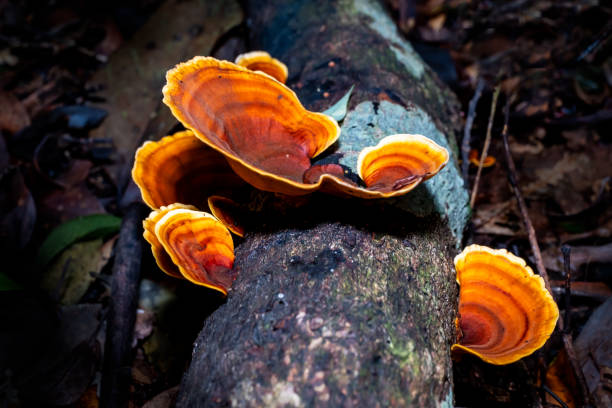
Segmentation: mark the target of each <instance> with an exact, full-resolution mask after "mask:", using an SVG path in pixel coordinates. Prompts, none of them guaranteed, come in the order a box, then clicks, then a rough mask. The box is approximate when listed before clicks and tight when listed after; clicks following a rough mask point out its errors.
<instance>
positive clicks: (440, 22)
mask: <svg viewBox="0 0 612 408" xmlns="http://www.w3.org/2000/svg"><path fill="white" fill-rule="evenodd" d="M445 22H446V14H444V13H442V14H439V15H437V16H436V17H434V18H430V19H429V20H428V21H427V25H428V26H429V27H430V28H431V29H432V30H434V31H440V30H441V29H442V27H444V23H445Z"/></svg>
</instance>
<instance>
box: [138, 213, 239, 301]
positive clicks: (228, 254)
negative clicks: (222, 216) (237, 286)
mask: <svg viewBox="0 0 612 408" xmlns="http://www.w3.org/2000/svg"><path fill="white" fill-rule="evenodd" d="M143 225H144V229H145V233H144V237H145V239H146V240H147V241H148V242H149V243H150V244H151V249H152V251H153V256H154V257H155V260H156V261H157V265H158V266H159V267H160V268H161V269H162V270H163V271H164V272H166V273H167V274H168V275H171V276H174V277H182V278H185V279H187V280H189V281H191V282H193V283H195V284H196V285H201V286H206V287H208V288H211V289H215V290H217V291H219V292H221V293H223V294H224V295H227V291H228V289H229V287H230V286H231V284H232V282H233V281H234V279H235V272H234V271H233V270H232V268H233V265H234V243H233V242H232V237H231V235H230V233H229V231H228V230H227V228H225V226H224V225H223V224H222V223H221V222H220V221H219V220H217V219H216V218H215V217H214V216H212V215H211V214H208V213H205V212H202V211H198V210H197V209H196V208H195V207H193V206H190V205H183V204H172V205H170V206H167V207H166V206H162V207H161V208H160V209H159V210H156V211H153V212H151V214H150V215H149V217H148V218H147V219H145V220H144V222H143Z"/></svg>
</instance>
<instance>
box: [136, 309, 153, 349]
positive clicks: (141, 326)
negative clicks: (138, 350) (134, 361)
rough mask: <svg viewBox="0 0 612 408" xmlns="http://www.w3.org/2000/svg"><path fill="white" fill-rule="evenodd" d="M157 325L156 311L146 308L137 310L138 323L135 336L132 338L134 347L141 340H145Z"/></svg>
mask: <svg viewBox="0 0 612 408" xmlns="http://www.w3.org/2000/svg"><path fill="white" fill-rule="evenodd" d="M154 325H155V313H153V312H151V311H149V310H145V309H140V308H139V309H138V310H136V323H135V324H134V337H133V339H132V347H136V345H137V344H138V342H139V341H140V340H144V339H146V338H147V337H149V336H150V335H151V333H152V332H153V326H154Z"/></svg>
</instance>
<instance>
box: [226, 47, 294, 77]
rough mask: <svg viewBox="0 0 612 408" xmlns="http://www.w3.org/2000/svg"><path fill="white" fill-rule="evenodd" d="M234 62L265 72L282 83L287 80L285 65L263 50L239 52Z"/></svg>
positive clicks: (287, 72)
mask: <svg viewBox="0 0 612 408" xmlns="http://www.w3.org/2000/svg"><path fill="white" fill-rule="evenodd" d="M235 62H236V65H240V66H242V67H245V68H248V69H250V70H251V71H261V72H265V73H266V74H268V75H270V76H271V77H272V78H274V79H276V80H277V81H279V82H282V83H283V84H284V83H285V82H287V77H288V76H289V70H288V69H287V66H286V65H285V64H283V63H282V62H280V61H279V60H277V59H276V58H272V56H270V54H268V53H267V52H265V51H251V52H247V53H245V54H240V55H239V56H237V57H236V60H235Z"/></svg>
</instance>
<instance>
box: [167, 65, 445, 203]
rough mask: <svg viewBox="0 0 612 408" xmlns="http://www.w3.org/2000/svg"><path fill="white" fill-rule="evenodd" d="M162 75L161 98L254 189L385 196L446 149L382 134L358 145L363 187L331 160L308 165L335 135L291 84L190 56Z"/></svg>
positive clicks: (428, 170) (431, 167)
mask: <svg viewBox="0 0 612 408" xmlns="http://www.w3.org/2000/svg"><path fill="white" fill-rule="evenodd" d="M166 79H167V84H166V86H165V87H164V90H163V93H164V103H166V104H167V105H168V106H169V107H170V109H171V110H172V113H173V114H174V115H175V116H176V117H177V118H178V119H179V120H180V121H181V122H182V123H183V125H185V127H187V128H189V129H191V130H192V131H193V132H194V134H195V135H196V136H197V137H198V138H199V139H200V140H202V141H203V142H204V143H206V144H207V145H209V146H210V147H212V148H213V149H215V150H217V151H218V152H220V153H222V154H223V155H224V156H225V157H226V158H227V161H228V163H229V165H230V166H231V168H232V169H233V170H234V171H235V172H236V173H237V174H238V175H239V176H240V177H242V178H243V179H244V180H245V181H247V182H248V183H249V184H251V185H253V186H255V187H256V188H258V189H260V190H265V191H271V192H276V193H283V194H287V195H303V194H308V193H310V192H314V191H316V190H321V191H326V192H331V193H335V194H340V195H352V196H357V197H362V198H383V197H393V196H398V195H401V194H405V193H406V192H408V191H410V190H412V189H413V188H414V187H416V185H417V184H418V183H419V182H420V181H421V180H424V179H427V178H429V177H431V176H433V175H434V174H436V172H437V171H439V170H440V169H441V168H442V167H443V166H444V165H445V164H446V162H447V161H448V152H447V151H446V150H445V149H444V148H443V147H440V146H438V145H437V144H435V143H434V142H433V141H431V140H429V139H427V138H426V137H424V136H417V135H394V136H390V137H389V138H388V139H387V138H385V139H383V141H381V143H379V145H378V146H376V147H375V148H370V149H366V150H367V151H366V152H365V153H364V154H363V155H364V157H363V160H362V162H363V163H364V166H363V169H360V174H361V175H362V177H365V179H363V180H364V182H365V188H364V187H361V186H357V185H356V184H355V183H354V182H353V181H351V180H349V179H348V178H346V177H343V176H344V174H343V172H341V171H339V169H341V166H339V165H336V166H328V167H318V168H314V169H313V168H312V167H314V166H312V164H311V159H312V158H314V157H316V156H317V155H319V154H320V153H322V152H323V151H324V150H325V149H327V148H328V147H329V146H330V145H332V144H333V143H334V142H335V141H336V140H337V139H338V137H339V135H340V128H339V126H338V123H337V122H336V121H335V120H334V119H333V118H331V117H329V116H327V115H325V114H322V113H315V112H310V111H307V110H306V109H304V107H303V106H302V105H301V103H300V101H299V100H298V98H297V96H296V95H295V93H294V92H293V91H292V90H290V89H289V88H287V87H286V86H285V85H283V84H282V83H280V82H278V81H277V80H275V79H273V78H271V77H270V76H269V75H267V74H265V73H262V72H260V71H251V70H249V69H247V68H244V67H242V66H239V65H236V64H233V63H231V62H227V61H219V60H216V59H214V58H210V57H195V58H193V59H192V60H190V61H188V62H185V63H181V64H179V65H177V66H176V67H175V68H174V69H172V70H170V71H168V73H167V75H166ZM428 160H429V161H428ZM329 170H331V171H329ZM394 177H395V178H394ZM368 180H369V181H368ZM373 180H375V181H373ZM368 183H370V184H368Z"/></svg>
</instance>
